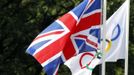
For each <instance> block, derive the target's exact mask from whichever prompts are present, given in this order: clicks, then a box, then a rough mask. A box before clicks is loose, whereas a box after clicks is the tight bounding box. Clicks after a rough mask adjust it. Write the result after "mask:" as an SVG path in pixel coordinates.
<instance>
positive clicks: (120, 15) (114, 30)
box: [106, 1, 128, 62]
mask: <svg viewBox="0 0 134 75" xmlns="http://www.w3.org/2000/svg"><path fill="white" fill-rule="evenodd" d="M127 9H128V3H127V1H126V2H124V3H123V4H122V6H121V7H120V8H119V9H118V10H117V11H116V12H115V13H114V14H113V15H112V16H111V17H110V18H109V19H108V20H107V22H106V29H107V31H106V41H107V45H108V46H107V50H106V62H115V61H117V60H118V59H125V51H126V49H127V48H126V41H128V40H127V39H126V38H127V37H128V35H126V33H127V31H126V30H127V29H126V28H127V25H126V20H127V13H128V11H126V10H127Z"/></svg>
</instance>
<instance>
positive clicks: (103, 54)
mask: <svg viewBox="0 0 134 75" xmlns="http://www.w3.org/2000/svg"><path fill="white" fill-rule="evenodd" d="M106 6H107V1H106V0H103V25H102V39H103V41H102V47H101V50H102V75H105V68H106V67H105V46H106V42H105V39H106Z"/></svg>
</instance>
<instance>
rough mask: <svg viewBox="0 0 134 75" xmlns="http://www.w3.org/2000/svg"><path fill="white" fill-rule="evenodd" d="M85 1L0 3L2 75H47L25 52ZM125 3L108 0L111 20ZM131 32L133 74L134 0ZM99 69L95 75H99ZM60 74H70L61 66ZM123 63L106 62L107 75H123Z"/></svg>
mask: <svg viewBox="0 0 134 75" xmlns="http://www.w3.org/2000/svg"><path fill="white" fill-rule="evenodd" d="M81 1H82V0H0V75H45V73H44V72H43V70H42V67H41V66H40V65H39V64H38V62H37V61H36V60H35V59H34V58H33V57H32V56H30V55H28V54H26V53H25V50H26V48H27V47H28V46H29V44H30V43H31V42H32V40H33V39H34V38H35V37H36V36H37V35H38V34H39V33H40V32H41V31H42V30H43V29H44V28H46V27H47V26H48V25H49V24H51V23H52V22H53V21H54V20H55V19H57V18H58V17H60V16H62V15H63V14H65V13H66V12H68V11H70V10H71V9H72V8H74V7H75V6H76V5H78V4H79V3H80V2H81ZM123 2H124V0H108V4H107V18H109V17H110V16H111V15H112V14H113V13H114V12H115V11H116V10H117V9H118V7H119V6H120V5H121V4H122V3H123ZM130 13H131V14H130V29H129V32H130V33H129V35H130V37H129V70H128V72H129V73H128V75H134V68H133V67H134V66H133V65H134V57H133V56H134V39H133V38H134V25H133V24H134V0H131V9H130ZM99 68H100V67H99V66H97V67H96V68H95V70H94V71H93V75H99V73H100V71H99ZM58 72H59V75H71V72H70V70H69V69H68V68H67V67H66V66H64V65H61V66H60V70H59V71H58ZM123 73H124V60H119V61H118V62H116V63H107V70H106V75H123Z"/></svg>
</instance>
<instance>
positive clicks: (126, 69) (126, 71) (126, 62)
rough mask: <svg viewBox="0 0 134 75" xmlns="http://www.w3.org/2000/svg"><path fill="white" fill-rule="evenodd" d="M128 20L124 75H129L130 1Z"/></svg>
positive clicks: (128, 0) (128, 2) (128, 3)
mask: <svg viewBox="0 0 134 75" xmlns="http://www.w3.org/2000/svg"><path fill="white" fill-rule="evenodd" d="M127 6H128V9H127V16H126V18H127V20H126V49H125V50H126V51H125V73H124V75H128V45H129V14H130V0H127Z"/></svg>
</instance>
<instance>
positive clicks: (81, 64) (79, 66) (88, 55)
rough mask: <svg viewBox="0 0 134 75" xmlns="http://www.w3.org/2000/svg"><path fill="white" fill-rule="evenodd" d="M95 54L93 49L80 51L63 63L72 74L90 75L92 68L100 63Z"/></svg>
mask: <svg viewBox="0 0 134 75" xmlns="http://www.w3.org/2000/svg"><path fill="white" fill-rule="evenodd" d="M95 54H96V52H93V51H92V52H84V53H80V54H79V55H77V56H74V57H72V58H71V59H69V60H68V61H67V62H65V65H67V66H68V67H69V68H70V70H71V72H72V75H92V71H93V69H94V68H95V66H96V65H98V64H99V63H100V59H99V58H98V57H97V56H95Z"/></svg>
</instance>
